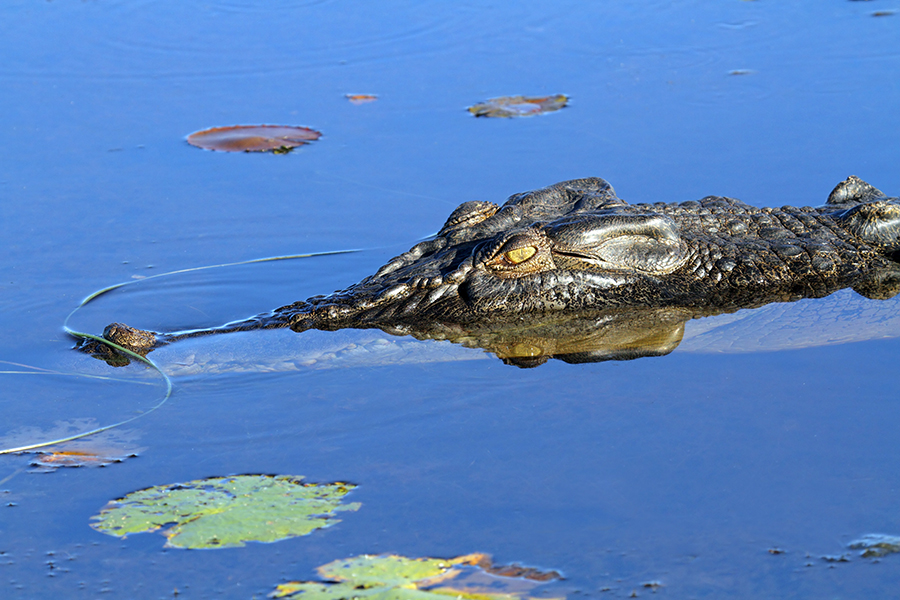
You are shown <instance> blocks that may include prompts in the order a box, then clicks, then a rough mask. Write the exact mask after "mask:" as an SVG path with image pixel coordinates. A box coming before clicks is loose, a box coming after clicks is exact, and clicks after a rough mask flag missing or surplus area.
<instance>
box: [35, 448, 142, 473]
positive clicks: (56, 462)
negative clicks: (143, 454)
mask: <svg viewBox="0 0 900 600" xmlns="http://www.w3.org/2000/svg"><path fill="white" fill-rule="evenodd" d="M140 450H143V448H141V449H134V450H125V451H123V450H122V449H121V448H113V447H102V446H97V447H95V448H92V449H90V450H88V449H79V450H76V449H71V450H57V451H55V452H39V453H37V456H36V457H35V458H34V459H33V460H32V461H31V463H30V464H31V466H32V467H34V468H33V469H31V472H32V473H52V472H53V471H55V470H57V469H59V468H60V467H106V466H108V465H111V464H113V463H120V462H122V461H124V460H127V459H129V458H134V457H135V456H137V455H138V452H139V451H140Z"/></svg>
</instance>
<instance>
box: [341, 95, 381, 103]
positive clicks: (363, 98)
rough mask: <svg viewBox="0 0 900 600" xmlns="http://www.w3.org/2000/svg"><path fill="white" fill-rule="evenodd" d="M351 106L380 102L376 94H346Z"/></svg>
mask: <svg viewBox="0 0 900 600" xmlns="http://www.w3.org/2000/svg"><path fill="white" fill-rule="evenodd" d="M344 97H345V98H347V100H349V101H350V103H351V104H367V103H369V102H375V101H376V100H378V96H376V95H375V94H345V96H344Z"/></svg>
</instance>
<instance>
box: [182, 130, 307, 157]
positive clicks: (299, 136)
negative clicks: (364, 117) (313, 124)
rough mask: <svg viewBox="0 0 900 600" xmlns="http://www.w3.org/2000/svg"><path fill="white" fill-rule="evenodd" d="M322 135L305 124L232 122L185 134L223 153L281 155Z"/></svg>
mask: <svg viewBox="0 0 900 600" xmlns="http://www.w3.org/2000/svg"><path fill="white" fill-rule="evenodd" d="M321 136H322V134H321V133H320V132H318V131H315V130H314V129H309V128H308V127H291V126H289V125H234V126H232V127H213V128H212V129H204V130H203V131H197V132H195V133H192V134H191V135H189V136H188V138H187V141H188V143H189V144H191V145H193V146H197V147H198V148H204V149H206V150H221V151H223V152H274V153H275V154H284V153H287V152H290V151H291V150H293V149H294V148H296V147H297V146H304V145H306V144H308V143H309V142H311V141H313V140H317V139H319V138H320V137H321Z"/></svg>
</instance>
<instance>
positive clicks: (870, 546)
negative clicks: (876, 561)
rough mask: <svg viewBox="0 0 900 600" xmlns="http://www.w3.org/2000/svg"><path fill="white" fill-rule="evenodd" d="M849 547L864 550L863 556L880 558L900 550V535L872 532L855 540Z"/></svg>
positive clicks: (861, 554)
mask: <svg viewBox="0 0 900 600" xmlns="http://www.w3.org/2000/svg"><path fill="white" fill-rule="evenodd" d="M849 548H850V549H851V550H862V552H861V553H860V556H862V557H863V558H878V557H880V556H885V555H887V554H893V553H895V552H900V537H898V536H895V535H881V534H877V533H870V534H869V535H864V536H862V537H861V538H860V539H858V540H856V541H855V542H850V544H849Z"/></svg>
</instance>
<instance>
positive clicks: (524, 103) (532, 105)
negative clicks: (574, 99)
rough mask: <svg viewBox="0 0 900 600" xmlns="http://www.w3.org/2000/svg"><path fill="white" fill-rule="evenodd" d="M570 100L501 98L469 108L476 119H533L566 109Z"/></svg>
mask: <svg viewBox="0 0 900 600" xmlns="http://www.w3.org/2000/svg"><path fill="white" fill-rule="evenodd" d="M568 102H569V98H568V97H567V96H566V95H564V94H557V95H555V96H501V97H499V98H491V99H490V100H488V101H487V102H482V103H480V104H476V105H475V106H470V107H469V112H470V113H472V114H473V115H475V116H476V117H531V116H534V115H539V114H543V113H548V112H553V111H555V110H559V109H561V108H565V106H566V104H567V103H568Z"/></svg>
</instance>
